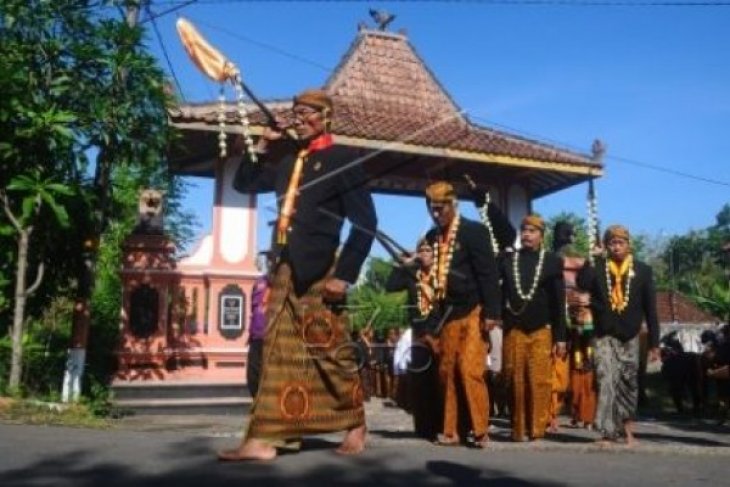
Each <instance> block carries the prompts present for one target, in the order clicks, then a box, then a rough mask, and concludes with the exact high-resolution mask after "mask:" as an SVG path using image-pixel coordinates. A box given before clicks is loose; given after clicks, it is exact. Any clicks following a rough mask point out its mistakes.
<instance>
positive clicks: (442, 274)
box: [430, 213, 461, 299]
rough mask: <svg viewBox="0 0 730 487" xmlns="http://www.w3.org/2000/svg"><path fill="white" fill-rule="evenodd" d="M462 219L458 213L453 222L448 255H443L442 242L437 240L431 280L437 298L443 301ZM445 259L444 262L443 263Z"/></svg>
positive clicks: (447, 250)
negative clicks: (441, 250)
mask: <svg viewBox="0 0 730 487" xmlns="http://www.w3.org/2000/svg"><path fill="white" fill-rule="evenodd" d="M460 221H461V218H460V216H459V214H458V213H457V214H456V216H455V217H454V220H453V221H452V222H451V226H450V228H449V233H448V234H447V236H446V255H441V252H440V247H441V242H439V239H438V238H437V239H436V245H434V248H433V260H434V265H432V266H431V272H430V274H431V280H432V281H433V283H434V287H435V298H436V299H443V298H444V297H445V296H446V281H447V279H448V276H449V269H450V268H451V259H453V257H454V247H455V245H456V232H457V231H458V230H459V223H460ZM442 259H443V261H442Z"/></svg>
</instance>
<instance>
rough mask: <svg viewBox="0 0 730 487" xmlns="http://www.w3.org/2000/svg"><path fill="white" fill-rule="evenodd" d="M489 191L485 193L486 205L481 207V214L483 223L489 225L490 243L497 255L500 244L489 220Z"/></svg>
mask: <svg viewBox="0 0 730 487" xmlns="http://www.w3.org/2000/svg"><path fill="white" fill-rule="evenodd" d="M489 201H490V198H489V191H487V192H485V193H484V206H482V207H481V208H479V216H480V217H481V220H482V223H483V224H484V226H485V227H487V231H488V232H489V243H490V244H491V245H492V252H493V253H494V255H497V253H498V252H499V245H498V244H497V240H496V239H495V238H494V229H493V228H492V222H491V221H489V216H488V213H487V210H488V209H489Z"/></svg>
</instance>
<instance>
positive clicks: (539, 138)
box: [158, 0, 730, 187]
mask: <svg viewBox="0 0 730 487" xmlns="http://www.w3.org/2000/svg"><path fill="white" fill-rule="evenodd" d="M239 1H244V0H198V2H199V3H214V2H215V3H226V2H236V3H238V2H239ZM537 1H540V0H537ZM158 3H160V2H158ZM162 3H164V0H163V2H162ZM485 3H489V2H488V0H487V1H485ZM725 3H726V4H727V5H730V2H725ZM197 22H198V23H199V24H201V25H205V26H206V27H209V28H211V29H215V30H218V31H220V32H223V33H225V34H226V35H229V36H231V37H233V38H235V39H238V40H240V41H243V42H247V43H249V44H253V45H256V46H258V47H260V48H262V49H266V50H269V51H271V52H274V53H276V54H279V55H281V56H284V57H287V58H289V59H293V60H295V61H299V62H301V63H304V64H308V65H310V66H314V67H317V68H319V69H322V70H323V71H325V72H327V73H331V72H332V71H333V68H330V67H328V66H325V65H323V64H322V63H319V62H317V61H312V60H311V59H307V58H305V57H302V56H299V55H296V54H292V53H290V52H288V51H286V50H284V49H281V48H279V47H276V46H273V45H271V44H267V43H263V42H259V41H256V40H254V39H251V38H249V37H245V36H242V35H240V34H238V33H234V32H231V31H228V30H226V29H223V28H221V27H217V26H214V25H211V24H209V23H206V22H201V21H197ZM469 116H470V117H471V118H474V119H478V120H481V121H483V122H484V123H486V124H487V125H488V126H487V127H486V128H490V127H499V128H501V129H504V130H505V131H507V133H506V134H505V135H508V136H509V135H512V136H515V135H521V136H523V137H526V138H529V139H532V140H533V141H535V142H538V143H544V144H549V145H552V146H554V147H555V148H556V149H561V148H563V149H564V150H572V151H574V152H578V153H583V152H584V150H585V149H581V148H576V147H575V146H572V145H571V144H566V143H563V142H559V141H554V140H551V139H549V138H547V137H543V136H539V135H536V134H530V133H528V132H526V131H524V130H520V129H516V128H514V127H508V126H506V125H502V124H499V123H496V122H494V121H491V120H488V119H486V118H484V117H480V116H478V115H474V114H472V113H469ZM509 132H511V134H510V133H509ZM605 157H606V159H610V160H614V161H617V162H622V163H624V164H629V165H634V166H637V167H643V168H645V169H651V170H654V171H659V172H664V173H666V174H672V175H674V176H679V177H684V178H687V179H693V180H695V181H701V182H704V183H709V184H715V185H719V186H728V187H730V182H728V181H723V180H719V179H713V178H708V177H704V176H698V175H696V174H691V173H687V172H683V171H677V170H675V169H671V168H667V167H662V166H659V165H656V164H650V163H646V162H641V161H637V160H635V159H630V158H626V157H621V156H612V155H606V156H605Z"/></svg>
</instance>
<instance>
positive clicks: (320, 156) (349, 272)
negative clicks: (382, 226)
mask: <svg viewBox="0 0 730 487" xmlns="http://www.w3.org/2000/svg"><path fill="white" fill-rule="evenodd" d="M296 158H297V153H296V150H290V151H287V153H285V154H284V155H282V156H280V157H276V156H274V155H273V154H272V155H269V154H262V155H261V156H260V159H259V161H258V163H256V164H253V163H251V161H250V160H248V158H246V157H244V160H243V161H242V163H241V166H240V168H239V170H238V171H237V173H236V176H235V177H234V181H233V187H234V188H235V189H236V190H238V191H241V192H247V191H261V190H266V189H271V188H272V187H273V189H274V190H275V191H276V194H277V197H278V200H279V204H280V205H281V204H282V202H283V198H284V195H285V194H286V190H287V186H288V184H289V179H290V178H291V174H292V171H293V168H294V163H295V161H296ZM357 158H358V153H357V152H356V151H355V150H354V149H352V148H349V147H342V146H336V145H333V146H330V147H328V148H326V149H322V150H319V151H316V152H313V153H312V154H310V155H309V156H308V157H307V159H306V161H305V163H304V169H303V171H302V178H301V182H300V184H299V194H298V196H297V198H296V203H295V208H296V212H295V214H294V216H293V217H292V218H291V225H290V228H289V233H288V237H287V245H286V247H285V249H283V255H285V256H286V259H287V260H288V261H289V262H290V264H291V266H292V272H293V276H294V286H295V291H296V292H297V294H302V293H303V292H304V291H306V289H307V288H308V287H309V286H311V285H312V284H313V283H314V282H316V281H317V280H319V279H321V278H323V277H324V276H325V274H326V273H327V271H328V270H329V269H330V268H331V267H332V264H333V262H334V261H335V255H336V252H337V249H338V247H339V245H340V232H341V230H342V225H343V223H344V220H346V219H347V220H349V222H350V223H351V225H352V226H351V229H350V232H349V235H348V237H347V240H346V241H345V243H344V245H343V247H342V250H341V252H340V253H339V256H338V257H337V265H336V268H335V272H334V277H336V278H338V279H342V280H344V281H347V282H350V283H354V282H355V281H356V280H357V277H358V274H359V273H360V268H361V267H362V264H363V262H364V261H365V259H366V258H367V256H368V253H369V252H370V247H371V246H372V243H373V238H374V235H375V230H376V227H377V218H376V215H375V207H374V205H373V200H372V197H371V195H370V191H369V190H368V188H367V186H366V175H365V172H364V170H363V169H362V165H361V164H358V163H356V160H357Z"/></svg>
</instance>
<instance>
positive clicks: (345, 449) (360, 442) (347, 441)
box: [335, 424, 367, 455]
mask: <svg viewBox="0 0 730 487" xmlns="http://www.w3.org/2000/svg"><path fill="white" fill-rule="evenodd" d="M366 436H367V428H366V427H365V425H364V424H363V425H362V426H358V427H356V428H352V429H351V430H347V433H345V438H344V439H343V440H342V443H341V444H340V446H339V447H338V448H337V450H335V453H339V454H340V455H357V454H358V453H362V452H363V450H365V437H366Z"/></svg>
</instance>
